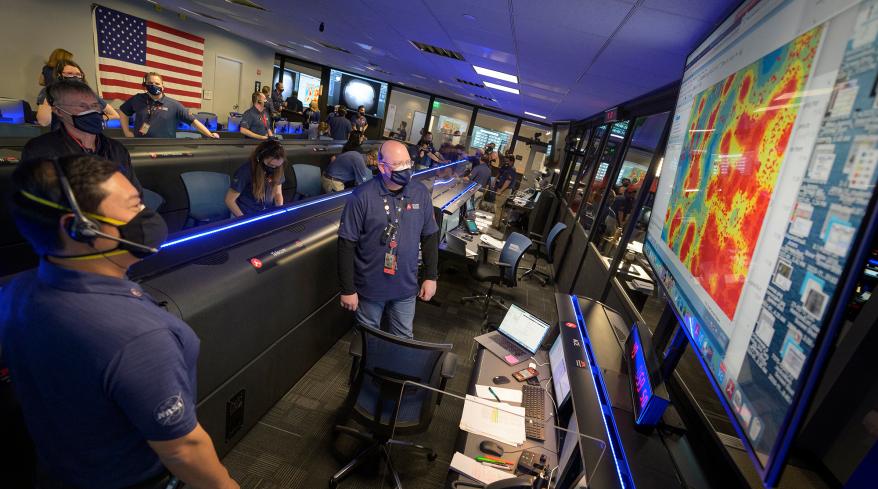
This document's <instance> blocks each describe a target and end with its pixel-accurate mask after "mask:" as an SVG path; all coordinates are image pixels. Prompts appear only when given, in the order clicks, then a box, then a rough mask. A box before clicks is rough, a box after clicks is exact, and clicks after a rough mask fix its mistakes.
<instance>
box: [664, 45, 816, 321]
mask: <svg viewBox="0 0 878 489" xmlns="http://www.w3.org/2000/svg"><path fill="white" fill-rule="evenodd" d="M820 34H821V28H820V27H818V28H815V29H813V30H811V31H809V32H807V33H805V34H802V35H801V36H799V37H797V38H796V39H794V40H793V41H791V42H789V43H788V44H785V45H784V46H782V47H780V48H779V49H777V50H775V51H773V52H771V53H769V54H767V55H766V56H765V57H763V58H761V59H759V60H757V61H755V62H754V63H751V64H750V65H747V66H746V67H744V68H743V69H741V70H740V71H738V72H736V73H733V74H731V75H729V76H728V77H727V78H725V79H724V80H721V81H720V82H718V83H717V84H715V85H713V86H711V87H709V88H707V89H706V90H704V91H703V92H701V93H699V94H698V95H697V96H696V97H695V100H694V103H693V104H692V111H691V113H690V116H689V125H688V127H687V133H686V135H685V137H684V143H683V149H682V151H681V153H680V161H679V166H678V170H677V173H676V177H675V181H674V187H673V190H672V193H671V197H670V201H669V203H668V210H667V213H666V214H665V222H664V227H663V229H662V240H663V241H664V242H665V243H667V245H668V246H669V247H670V249H671V250H673V251H674V253H675V254H676V255H677V256H678V257H679V258H680V261H681V262H682V263H683V264H684V265H685V266H686V268H687V269H688V270H689V271H690V272H691V273H692V275H693V276H694V277H695V279H696V280H698V282H699V283H700V284H701V286H702V287H703V288H704V289H705V290H706V291H707V293H708V294H709V295H710V296H711V297H712V298H713V300H714V301H715V302H716V304H717V305H718V306H719V307H720V309H722V311H723V312H724V313H725V314H726V316H728V318H729V319H732V318H734V315H735V309H736V308H737V304H738V299H739V297H740V296H741V292H742V290H743V288H744V281H745V277H746V276H747V270H748V269H749V268H750V261H751V259H752V257H753V252H754V249H755V247H756V240H757V239H758V238H759V233H760V230H761V228H762V222H763V220H764V218H765V215H766V212H767V209H768V204H769V201H770V199H771V195H772V191H773V190H774V187H775V184H776V183H777V177H778V174H779V172H780V167H781V164H782V163H783V160H784V155H785V154H786V151H787V146H788V144H789V140H790V134H791V133H792V130H793V124H794V123H795V120H796V116H797V115H798V113H799V105H800V104H801V102H802V99H801V98H799V96H800V94H801V92H802V91H803V90H804V88H805V84H806V83H807V81H808V76H809V73H810V72H811V65H812V63H813V61H814V57H815V53H816V52H817V48H818V46H819V43H820V37H821V36H820Z"/></svg>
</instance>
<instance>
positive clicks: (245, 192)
mask: <svg viewBox="0 0 878 489" xmlns="http://www.w3.org/2000/svg"><path fill="white" fill-rule="evenodd" d="M285 181H286V178H285V177H284V174H283V172H281V174H280V181H278V182H272V181H271V180H267V181H266V182H265V195H264V196H263V199H262V201H259V200H257V199H256V196H254V195H253V174H252V173H251V172H250V162H247V163H244V164H243V165H241V166H239V167H238V169H237V170H236V171H235V176H234V177H232V184H231V189H232V190H234V191H235V192H238V193H240V194H241V195H239V196H238V199H237V200H235V203H236V204H238V207H239V208H240V209H241V212H243V213H244V214H255V213H257V212H262V211H265V210H268V209H271V208H273V207H274V187H275V186H277V185H283V183H284V182H285Z"/></svg>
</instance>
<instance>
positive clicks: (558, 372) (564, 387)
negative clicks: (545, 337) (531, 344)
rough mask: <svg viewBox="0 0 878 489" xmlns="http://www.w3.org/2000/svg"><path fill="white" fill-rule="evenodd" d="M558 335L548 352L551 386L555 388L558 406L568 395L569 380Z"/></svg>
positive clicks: (562, 346)
mask: <svg viewBox="0 0 878 489" xmlns="http://www.w3.org/2000/svg"><path fill="white" fill-rule="evenodd" d="M562 336H564V335H560V334H559V335H558V338H557V339H555V343H553V344H552V348H551V349H550V350H549V364H550V366H551V367H552V384H553V385H554V386H555V399H557V400H558V405H559V406H560V405H561V404H564V402H565V401H566V400H567V396H568V395H569V394H570V378H569V377H567V363H565V362H564V345H562V344H561V337H562Z"/></svg>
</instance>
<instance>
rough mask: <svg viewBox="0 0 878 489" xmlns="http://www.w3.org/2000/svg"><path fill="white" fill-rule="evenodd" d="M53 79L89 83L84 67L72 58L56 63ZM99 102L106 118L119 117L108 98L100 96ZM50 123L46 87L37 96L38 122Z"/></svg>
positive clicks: (50, 109)
mask: <svg viewBox="0 0 878 489" xmlns="http://www.w3.org/2000/svg"><path fill="white" fill-rule="evenodd" d="M51 79H52V83H54V82H55V81H58V80H74V81H81V82H82V83H85V84H86V85H88V82H87V81H86V80H85V75H84V74H83V72H82V68H80V67H79V65H78V64H76V62H75V61H72V60H60V61H58V63H57V64H56V65H55V70H54V71H53V74H52V78H51ZM49 85H51V83H49ZM98 103H100V104H101V110H102V111H103V113H104V118H105V119H106V120H110V119H118V118H119V113H118V112H116V109H114V108H113V106H112V105H110V104H108V103H107V101H106V100H104V99H102V98H100V97H98ZM50 123H52V107H51V106H50V105H49V102H48V101H46V89H45V88H44V89H42V90H41V91H40V94H39V95H38V96H37V124H39V125H41V126H48V125H49V124H50ZM56 124H57V123H56ZM57 128H58V126H56V125H53V126H52V129H57Z"/></svg>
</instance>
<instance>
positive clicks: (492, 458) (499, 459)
mask: <svg viewBox="0 0 878 489" xmlns="http://www.w3.org/2000/svg"><path fill="white" fill-rule="evenodd" d="M481 458H486V459H488V460H496V461H497V462H500V463H504V464H507V465H515V462H510V461H509V460H503V459H502V458H497V457H492V456H490V455H482V456H481Z"/></svg>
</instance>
